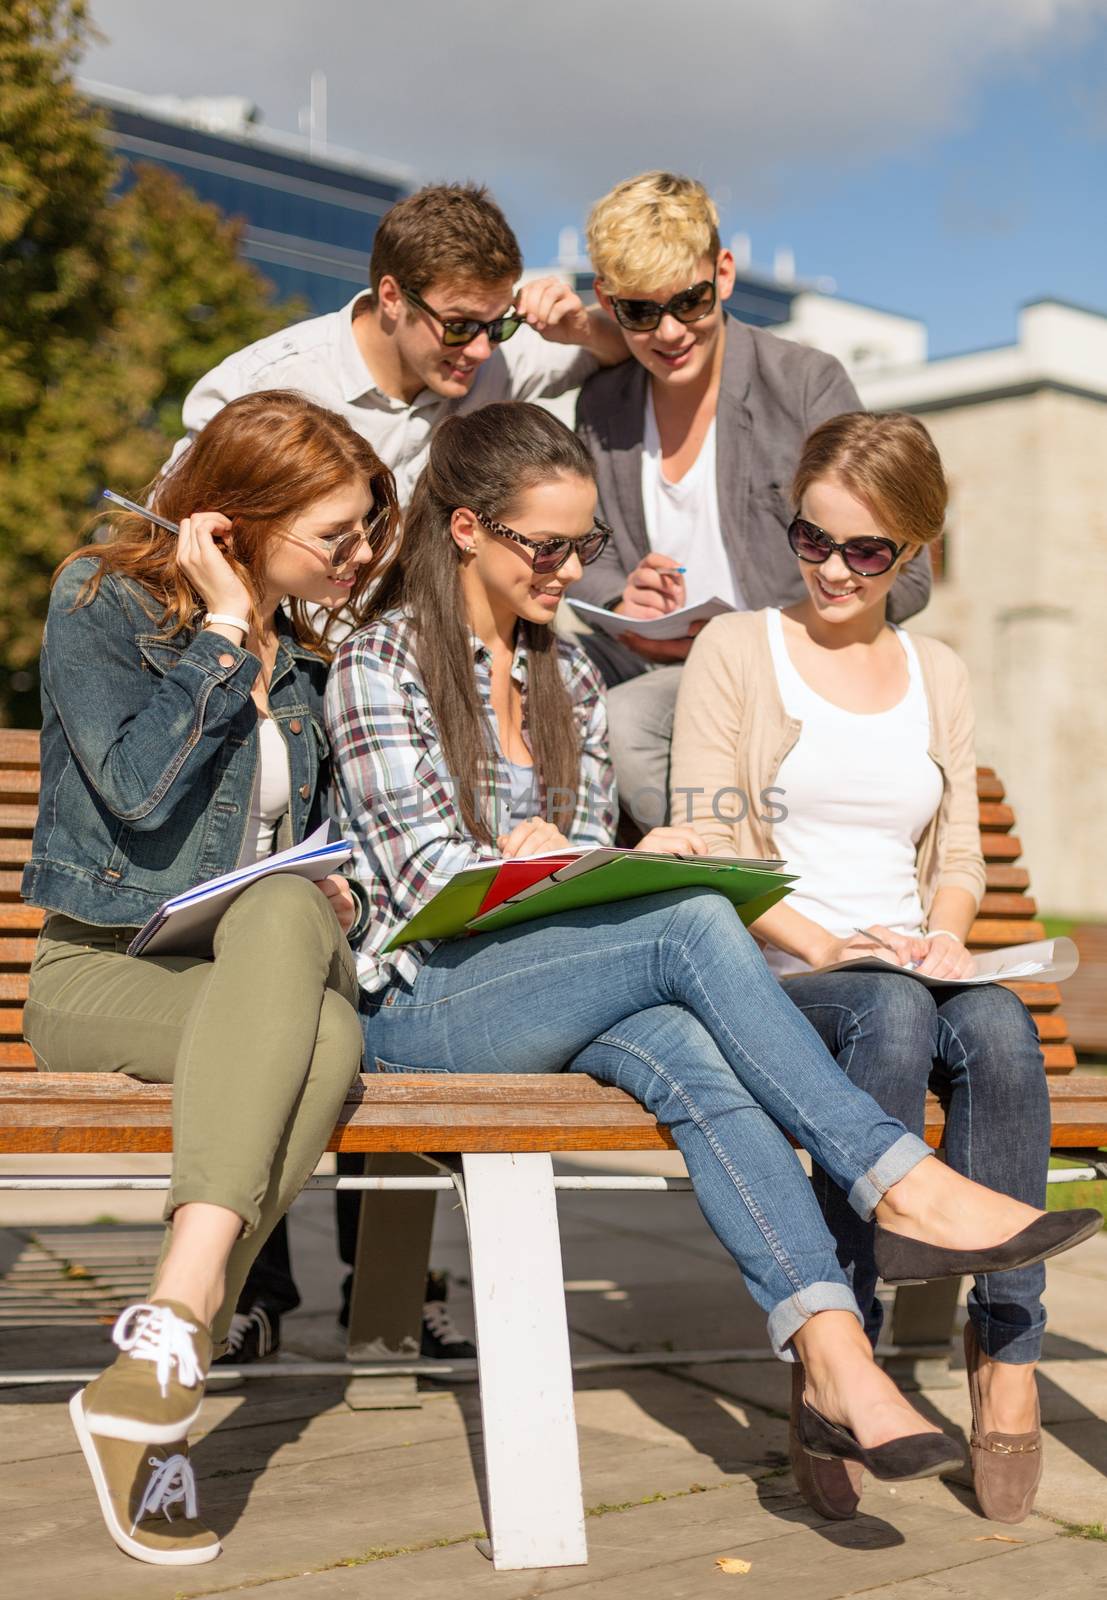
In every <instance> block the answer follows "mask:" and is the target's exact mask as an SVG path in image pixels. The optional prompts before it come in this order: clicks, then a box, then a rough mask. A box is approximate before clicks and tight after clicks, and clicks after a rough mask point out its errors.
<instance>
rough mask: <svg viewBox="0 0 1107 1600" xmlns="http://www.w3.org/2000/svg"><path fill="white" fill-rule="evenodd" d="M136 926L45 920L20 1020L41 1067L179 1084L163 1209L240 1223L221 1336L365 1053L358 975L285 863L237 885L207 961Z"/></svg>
mask: <svg viewBox="0 0 1107 1600" xmlns="http://www.w3.org/2000/svg"><path fill="white" fill-rule="evenodd" d="M133 933H134V930H133V929H125V928H124V929H120V928H94V927H90V926H89V925H88V924H86V923H81V922H74V921H72V920H71V919H70V918H68V917H62V916H58V915H53V916H50V917H48V918H47V921H46V925H45V927H44V928H43V931H42V934H41V935H40V938H39V944H38V949H37V951H36V953H35V959H34V962H33V964H32V967H31V983H30V993H29V998H28V1001H27V1007H26V1012H25V1021H24V1028H25V1031H26V1037H27V1042H28V1044H29V1045H30V1046H31V1048H32V1050H33V1051H34V1053H35V1058H36V1061H37V1064H38V1066H39V1068H40V1070H42V1071H44V1072H126V1073H129V1074H130V1075H131V1076H132V1077H135V1078H142V1079H144V1080H146V1081H147V1082H153V1083H172V1085H173V1175H172V1181H171V1186H170V1190H169V1197H168V1200H167V1202H166V1209H165V1215H166V1218H167V1219H169V1218H171V1217H172V1214H173V1211H174V1210H175V1208H176V1207H177V1206H181V1205H185V1204H187V1203H188V1202H190V1201H204V1202H206V1203H207V1204H209V1205H217V1206H225V1207H227V1208H228V1209H229V1210H231V1211H236V1212H237V1213H238V1215H239V1216H240V1217H241V1218H242V1221H243V1231H242V1234H241V1235H240V1237H239V1239H238V1241H237V1243H236V1244H235V1246H234V1249H233V1250H232V1252H231V1257H230V1261H229V1262H228V1265H227V1277H226V1295H225V1297H224V1301H223V1306H222V1309H221V1311H220V1313H219V1315H218V1316H217V1317H216V1319H215V1323H214V1326H213V1330H212V1332H213V1337H214V1339H215V1341H216V1345H217V1346H218V1344H219V1343H220V1342H221V1341H222V1340H223V1339H224V1338H225V1337H226V1332H227V1328H228V1327H229V1325H230V1319H231V1315H232V1313H233V1311H234V1307H235V1302H236V1301H237V1298H238V1294H239V1290H240V1289H241V1287H242V1284H243V1283H244V1281H245V1278H246V1274H247V1272H248V1271H249V1268H250V1264H251V1262H252V1261H253V1259H254V1256H255V1255H256V1254H257V1252H258V1250H260V1248H261V1246H262V1243H263V1242H264V1240H265V1239H266V1238H267V1237H268V1235H269V1232H270V1230H271V1229H272V1228H273V1226H274V1224H275V1223H276V1222H277V1220H278V1218H280V1217H281V1216H283V1214H284V1212H285V1211H286V1210H287V1209H288V1207H289V1206H290V1205H291V1203H292V1201H293V1200H294V1199H295V1197H296V1195H297V1194H298V1193H299V1192H300V1190H301V1189H302V1188H303V1185H304V1183H305V1181H306V1179H307V1178H308V1177H309V1176H310V1174H311V1172H312V1170H313V1168H314V1166H315V1164H316V1162H317V1161H318V1159H319V1157H320V1155H321V1154H322V1152H323V1150H324V1149H325V1148H326V1145H327V1141H328V1139H329V1138H330V1136H331V1133H332V1131H333V1129H334V1126H335V1123H336V1122H337V1120H338V1113H339V1111H340V1109H341V1107H342V1103H343V1101H344V1099H345V1097H346V1091H347V1090H348V1089H349V1087H350V1084H351V1082H352V1080H353V1078H354V1076H355V1074H356V1073H357V1071H358V1069H359V1067H360V1065H361V1054H362V1034H361V1025H360V1023H359V1021H358V1014H357V995H358V986H357V974H356V971H355V967H354V961H353V956H352V954H351V952H350V948H349V945H348V944H347V943H346V939H345V936H344V935H343V933H342V930H341V929H340V927H339V925H338V922H337V919H336V918H335V915H334V912H333V911H332V910H331V907H330V904H329V902H328V901H327V899H326V897H325V895H323V894H322V893H321V892H320V890H319V889H318V888H317V887H316V885H315V884H313V883H308V882H307V881H306V880H305V879H303V878H297V877H294V876H292V875H283V874H280V875H274V876H273V877H269V878H263V879H262V880H261V881H260V882H259V883H255V884H252V885H251V887H250V888H248V889H246V890H245V891H244V892H243V893H242V894H240V895H239V897H238V899H237V900H235V901H234V902H233V903H232V904H231V906H230V907H229V909H228V910H227V911H226V912H225V914H224V916H223V918H222V920H221V922H220V924H219V927H218V929H217V931H216V935H215V946H214V959H211V960H204V959H201V958H198V957H195V956H137V957H136V956H129V955H127V953H126V949H127V945H128V943H129V942H130V940H131V938H132V937H133ZM162 1254H163V1256H164V1254H165V1250H164V1248H163V1251H162Z"/></svg>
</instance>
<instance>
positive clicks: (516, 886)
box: [477, 850, 581, 917]
mask: <svg viewBox="0 0 1107 1600" xmlns="http://www.w3.org/2000/svg"><path fill="white" fill-rule="evenodd" d="M580 854H581V852H580V851H579V850H573V851H567V852H566V853H565V854H564V855H559V856H532V857H529V858H528V857H527V856H523V857H521V858H520V859H519V860H518V861H505V862H504V864H503V866H502V867H501V868H500V870H499V872H497V874H496V876H495V877H494V878H493V880H492V885H491V887H490V888H489V890H488V893H487V894H486V895H485V897H484V899H483V900H482V901H481V903H480V910H479V911H478V912H477V916H478V917H483V915H484V913H485V912H486V911H491V910H493V909H494V908H495V907H496V906H498V905H502V904H503V902H504V901H505V900H510V899H511V896H512V895H513V894H519V893H520V891H521V890H523V889H529V888H530V886H531V884H532V883H540V882H541V881H542V879H543V878H548V877H549V875H550V873H551V872H556V871H557V869H558V868H559V867H567V866H568V865H569V863H570V861H576V860H578V859H579V857H580Z"/></svg>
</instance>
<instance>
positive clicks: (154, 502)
mask: <svg viewBox="0 0 1107 1600" xmlns="http://www.w3.org/2000/svg"><path fill="white" fill-rule="evenodd" d="M355 481H356V482H359V483H361V484H362V485H363V486H364V487H365V489H367V490H368V491H369V492H370V493H371V494H372V496H373V505H374V512H373V513H371V515H375V514H376V512H377V511H381V510H384V511H387V513H388V516H387V519H386V521H387V530H388V531H387V535H386V534H385V532H384V530H383V529H382V531H381V535H380V537H379V538H378V539H377V540H375V541H374V542H375V544H376V545H377V547H378V548H379V549H381V550H382V551H383V552H384V555H383V556H382V559H381V560H380V561H377V562H367V563H366V564H365V565H364V566H362V567H359V568H358V569H357V576H356V578H355V581H354V586H353V588H352V589H351V591H350V598H349V600H348V601H347V603H346V608H345V616H346V617H347V619H352V621H353V623H354V624H355V626H360V625H361V623H363V622H364V620H365V617H366V614H367V610H368V604H369V596H368V591H369V589H370V587H371V585H372V584H373V582H374V580H375V579H377V578H378V577H379V576H380V573H381V570H382V566H383V565H384V563H385V561H387V560H388V559H389V558H390V557H391V555H392V554H394V548H395V542H396V534H397V533H398V530H399V522H400V516H399V509H398V506H397V501H396V486H395V483H394V481H393V478H392V474H391V472H389V470H388V468H387V467H386V466H385V465H384V463H383V462H382V461H381V459H380V457H379V456H378V455H377V453H376V451H375V450H374V449H373V448H372V446H371V445H370V444H368V443H367V442H366V440H364V439H363V438H362V437H361V435H360V434H358V433H355V432H354V430H353V428H351V427H350V425H349V423H347V422H346V421H345V420H344V419H343V418H342V417H340V416H337V415H336V414H335V413H334V412H333V411H327V410H326V409H325V408H324V407H323V406H319V405H316V404H315V402H314V401H312V400H308V399H307V398H306V397H305V396H304V395H300V394H294V393H292V392H291V391H290V390H285V389H272V390H263V391H262V392H261V393H259V394H248V395H242V396H241V397H240V398H239V399H237V400H231V401H230V402H229V403H228V404H227V405H225V406H224V407H223V409H222V410H221V411H218V412H216V414H215V416H214V417H213V418H212V420H211V421H210V422H209V423H208V425H207V427H206V428H204V429H203V430H202V431H201V432H200V433H198V434H197V436H196V438H195V439H194V440H193V442H192V444H190V445H189V447H188V448H187V450H185V451H184V452H183V454H182V455H181V456H180V457H179V458H178V459H177V461H176V462H175V463H174V464H173V466H172V467H171V468H170V469H169V471H168V472H167V473H166V474H165V476H164V477H162V478H159V479H156V480H155V482H154V483H152V484H151V485H149V487H148V489H147V490H146V491H145V493H140V494H139V495H138V496H137V498H138V500H139V501H140V502H141V503H143V504H145V505H148V506H149V507H150V509H151V510H152V511H156V512H157V513H158V514H159V516H163V517H166V518H168V519H169V520H170V521H171V522H180V520H181V518H182V517H187V516H190V515H191V514H192V513H193V512H196V511H221V512H222V513H223V515H224V516H225V517H229V518H230V520H231V522H232V524H233V526H232V529H231V538H232V540H233V550H232V549H231V548H229V545H228V548H226V549H225V550H224V552H223V553H224V555H225V556H226V559H227V561H228V563H229V564H230V566H231V567H232V568H233V569H234V571H235V573H236V574H237V575H238V577H239V578H241V580H242V582H243V583H244V584H245V585H246V587H247V589H248V590H249V592H250V594H251V596H252V597H253V606H252V608H251V609H252V613H253V614H252V616H251V621H252V622H253V623H254V625H255V626H256V625H257V623H258V621H259V617H258V615H257V609H258V606H259V604H260V601H261V596H262V589H263V582H264V572H265V565H266V554H267V550H268V546H269V543H270V541H271V540H272V539H273V537H274V536H275V535H277V534H279V533H280V532H281V531H282V530H283V529H284V528H285V527H286V526H287V525H288V523H289V522H291V521H292V520H293V519H294V518H295V517H297V516H298V515H299V514H300V513H301V512H303V511H305V510H306V509H307V508H308V507H309V506H311V505H314V504H315V503H316V502H317V501H319V500H323V499H326V497H327V496H328V495H331V494H334V493H336V492H337V491H338V490H340V489H344V488H346V487H347V485H349V484H350V483H351V482H355ZM105 522H107V523H108V524H109V525H110V527H111V533H110V535H109V537H108V538H107V539H105V540H103V541H102V542H98V543H93V544H87V545H82V546H81V548H80V549H78V550H75V551H74V552H73V554H72V555H70V556H67V557H66V559H65V560H64V561H63V562H62V563H61V565H60V566H59V567H58V569H57V572H55V574H54V578H55V581H56V579H57V577H58V573H60V572H62V571H63V570H64V568H65V567H67V566H68V565H69V564H70V562H72V561H77V560H79V559H81V558H82V557H88V556H91V557H92V558H93V559H94V560H96V561H97V562H99V567H98V570H97V571H96V572H95V573H94V574H93V575H92V577H91V578H90V579H89V581H88V582H87V583H86V584H85V585H84V586H83V588H82V590H81V594H80V597H79V599H78V604H79V605H87V604H88V603H89V602H90V601H91V600H93V599H94V598H95V596H96V593H97V591H98V589H99V587H100V583H101V580H102V579H103V577H104V575H105V573H109V572H110V573H118V574H119V575H120V576H121V577H125V578H132V579H133V580H134V581H135V582H136V583H139V584H141V585H142V587H143V588H144V589H145V590H146V591H147V593H148V594H149V595H150V597H151V598H152V600H153V601H154V604H155V605H156V606H158V607H160V608H161V616H160V618H159V619H158V624H159V626H160V627H161V628H163V629H164V631H165V632H166V634H167V636H169V637H172V636H173V635H174V634H177V633H181V632H183V631H185V630H186V629H188V628H191V627H193V626H195V624H196V620H197V614H198V613H202V612H203V611H204V610H205V609H206V606H205V603H204V601H203V599H202V597H201V596H200V594H199V593H198V592H197V590H196V589H194V588H193V586H192V584H191V583H190V582H189V581H188V579H187V578H186V577H185V575H184V573H183V572H182V571H181V570H180V568H179V567H178V565H177V541H176V536H175V535H174V534H172V533H169V532H167V531H166V530H165V529H164V528H159V527H158V526H157V524H156V523H153V522H150V521H148V520H147V519H146V518H145V517H140V516H138V515H137V514H136V513H135V512H131V511H119V512H112V513H108V514H107V515H104V514H98V515H97V518H96V526H97V527H98V528H102V526H103V524H104V523H105ZM288 610H289V614H290V616H291V619H292V628H293V632H294V634H295V636H296V638H297V639H298V641H299V642H300V643H301V644H303V645H305V646H306V647H307V648H308V649H310V650H314V651H315V652H316V653H317V654H318V655H321V656H323V657H324V658H325V659H327V658H329V657H330V655H331V654H332V653H333V651H332V647H331V646H330V644H329V643H328V631H329V629H330V626H331V624H332V622H333V621H334V618H333V617H332V615H331V614H330V613H329V612H326V611H323V610H322V609H321V608H320V609H319V610H317V612H316V614H315V616H313V617H309V616H308V614H307V608H306V606H305V604H304V602H303V601H302V600H297V599H295V598H290V599H289V602H288ZM347 625H348V622H347Z"/></svg>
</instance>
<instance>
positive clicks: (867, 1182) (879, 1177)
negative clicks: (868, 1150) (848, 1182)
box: [849, 1133, 934, 1222]
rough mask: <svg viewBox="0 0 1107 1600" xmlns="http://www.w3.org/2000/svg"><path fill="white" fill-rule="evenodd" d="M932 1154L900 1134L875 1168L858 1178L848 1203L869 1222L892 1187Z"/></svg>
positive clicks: (917, 1139)
mask: <svg viewBox="0 0 1107 1600" xmlns="http://www.w3.org/2000/svg"><path fill="white" fill-rule="evenodd" d="M933 1154H934V1152H933V1151H932V1150H931V1149H930V1148H929V1146H927V1145H926V1144H924V1142H923V1141H922V1140H921V1139H919V1138H916V1136H915V1135H914V1134H913V1133H904V1134H901V1135H900V1137H899V1138H898V1139H897V1140H896V1142H895V1144H893V1145H889V1147H888V1149H887V1150H885V1152H884V1154H883V1155H882V1156H881V1158H880V1160H879V1161H878V1162H877V1163H876V1165H875V1166H874V1167H870V1168H869V1170H868V1172H866V1173H865V1175H864V1177H862V1178H858V1180H857V1182H856V1183H855V1184H854V1186H853V1188H852V1189H851V1190H850V1192H849V1203H850V1205H851V1206H852V1207H853V1209H854V1210H855V1211H856V1212H857V1215H858V1216H859V1217H861V1218H862V1219H863V1220H864V1221H865V1222H868V1220H869V1218H870V1217H871V1216H872V1214H873V1212H874V1211H875V1210H876V1208H877V1206H878V1205H879V1204H880V1202H881V1201H882V1200H883V1198H884V1196H885V1195H886V1194H887V1193H888V1190H889V1189H890V1188H891V1187H892V1185H893V1184H896V1183H898V1182H899V1181H900V1179H901V1178H906V1176H907V1174H908V1173H909V1172H910V1171H911V1170H912V1169H913V1168H914V1167H917V1166H918V1164H919V1162H920V1161H922V1160H923V1158H924V1157H926V1156H929V1155H933Z"/></svg>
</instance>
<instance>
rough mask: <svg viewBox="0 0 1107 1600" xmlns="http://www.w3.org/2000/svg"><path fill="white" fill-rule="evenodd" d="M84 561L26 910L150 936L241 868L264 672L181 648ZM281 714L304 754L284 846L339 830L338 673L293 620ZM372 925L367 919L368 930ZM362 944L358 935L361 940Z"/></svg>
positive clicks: (55, 679) (58, 612)
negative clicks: (334, 814) (319, 830)
mask: <svg viewBox="0 0 1107 1600" xmlns="http://www.w3.org/2000/svg"><path fill="white" fill-rule="evenodd" d="M97 565H98V563H97V562H96V561H95V560H94V559H93V558H91V557H90V558H87V559H82V560H80V561H75V562H74V563H73V564H72V565H71V566H69V567H67V568H66V569H65V571H64V572H63V573H62V575H61V577H60V578H59V579H58V581H57V583H56V584H55V585H54V591H53V594H52V595H51V597H50V608H49V612H48V614H47V621H46V631H45V634H44V635H43V641H42V717H43V721H42V789H41V797H40V801H39V812H38V822H37V824H36V826H35V835H34V845H33V850H32V855H31V860H30V861H29V863H28V865H27V867H26V868H25V870H24V874H23V897H24V899H25V900H27V901H29V902H30V904H32V905H37V906H44V907H46V908H47V909H48V910H52V911H61V912H64V913H65V914H66V915H67V916H70V917H74V918H77V919H78V920H79V921H81V922H88V923H93V924H96V925H98V926H101V927H137V926H139V925H141V924H142V923H144V922H145V921H146V919H147V918H148V917H149V916H150V915H151V914H152V913H153V912H154V911H156V910H157V908H158V906H159V905H161V903H162V901H163V900H166V899H168V898H169V897H170V896H171V895H175V894H180V893H181V892H182V891H183V890H185V889H189V888H191V887H192V886H193V885H195V884H197V883H201V882H203V881H204V880H205V879H207V878H213V877H217V876H219V875H220V874H222V873H224V872H230V871H232V870H233V868H234V867H236V866H237V865H238V859H239V855H240V852H241V850H242V844H243V840H244V838H245V834H246V826H247V818H248V814H249V807H250V798H251V794H252V791H253V784H254V772H255V768H256V765H257V759H258V733H257V711H256V708H255V706H254V703H253V701H252V700H251V698H250V690H251V688H252V686H253V683H254V680H255V679H256V677H257V675H258V672H259V671H260V663H259V661H258V658H257V657H256V656H255V655H253V654H251V653H250V652H249V651H246V650H242V649H240V648H239V647H238V646H237V645H234V644H231V643H230V642H229V641H228V640H227V639H225V638H223V637H222V636H221V635H219V634H215V633H210V632H203V631H198V632H196V633H193V634H187V633H184V634H178V635H177V636H176V637H174V638H172V639H170V638H167V637H166V636H165V634H164V632H163V631H162V630H161V629H160V628H159V626H158V618H159V608H158V606H157V604H156V602H155V601H154V600H153V599H152V597H151V596H150V595H149V594H148V593H147V592H146V591H145V590H144V589H143V588H142V587H141V585H139V584H137V583H135V582H132V581H131V580H129V579H126V578H121V577H119V576H117V575H114V574H106V575H105V576H104V578H103V580H102V582H101V585H100V590H99V593H98V594H97V596H96V599H95V600H93V601H92V602H91V603H90V604H88V605H84V606H78V605H76V600H77V596H78V593H79V591H80V589H81V586H82V584H83V583H84V582H85V581H86V580H87V579H88V578H89V577H90V576H92V574H93V573H94V572H95V570H96V567H97ZM278 625H279V626H280V628H281V638H280V642H279V644H278V648H277V659H276V664H275V666H274V669H273V676H272V680H271V682H270V685H269V707H270V713H271V715H272V717H273V720H274V721H275V723H276V724H277V727H278V728H279V730H280V732H281V734H282V735H283V737H284V740H285V743H286V744H287V746H288V761H289V775H290V780H291V787H290V813H289V816H288V817H287V818H286V819H285V824H284V829H283V833H282V837H281V839H280V840H279V843H280V844H281V845H285V844H292V843H294V842H297V841H299V840H300V839H302V838H303V837H304V835H305V834H306V833H307V832H309V831H310V829H312V828H313V827H315V826H317V825H318V824H319V823H320V822H321V821H322V820H323V818H324V816H325V815H326V803H327V795H328V790H329V777H330V774H329V762H328V750H327V741H326V736H325V733H324V731H323V713H322V706H323V689H324V685H325V683H326V677H327V667H326V663H325V662H324V661H323V660H321V659H320V658H319V657H318V656H315V655H312V653H311V652H310V651H308V650H305V649H304V648H303V647H302V646H300V645H299V644H297V643H296V641H295V640H294V639H293V637H292V635H291V632H290V631H289V630H288V628H287V625H284V624H283V617H281V618H280V619H279V624H278ZM358 920H359V922H360V921H361V919H360V918H359V919H358ZM351 931H352V932H353V930H351Z"/></svg>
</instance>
